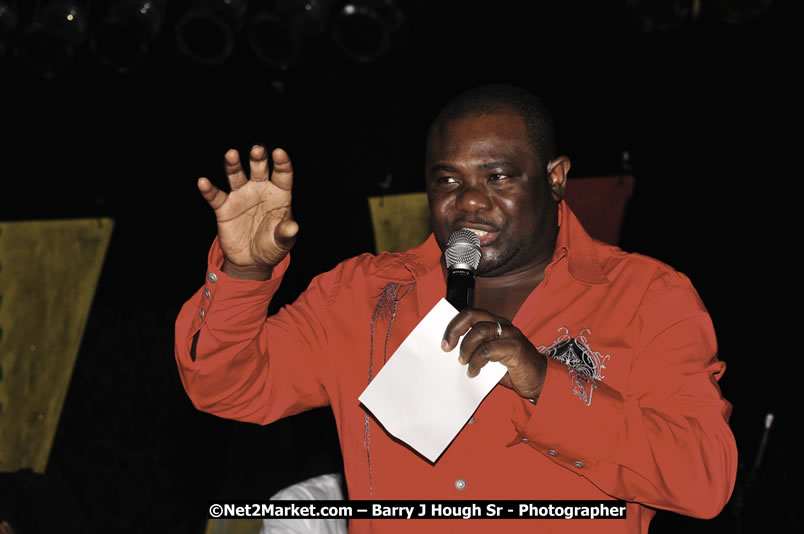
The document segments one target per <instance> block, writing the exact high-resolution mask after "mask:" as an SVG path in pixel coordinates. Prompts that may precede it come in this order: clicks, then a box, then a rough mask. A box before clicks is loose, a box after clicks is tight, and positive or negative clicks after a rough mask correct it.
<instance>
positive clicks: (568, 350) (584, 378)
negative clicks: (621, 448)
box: [536, 326, 611, 406]
mask: <svg viewBox="0 0 804 534" xmlns="http://www.w3.org/2000/svg"><path fill="white" fill-rule="evenodd" d="M569 332H570V331H569V328H567V327H565V326H562V327H561V328H559V329H558V333H559V336H558V339H556V340H555V341H553V344H552V345H549V346H546V345H542V346H540V347H536V350H538V351H539V352H541V353H542V354H544V355H545V356H549V357H551V358H553V359H556V360H558V361H560V362H563V363H564V364H566V366H567V368H568V369H569V375H570V384H571V386H572V392H573V393H575V394H576V395H578V397H580V398H581V400H582V401H583V402H584V404H586V405H587V406H590V405H591V404H592V393H593V392H594V390H595V389H596V388H597V381H598V380H603V379H604V378H605V375H603V369H605V368H606V361H607V360H609V359H610V358H611V355H610V354H607V355H605V356H603V355H601V354H600V352H597V351H595V350H592V348H591V347H590V346H589V340H588V339H587V338H586V336H587V335H588V334H591V333H592V331H591V330H589V329H588V328H584V329H582V330H581V331H580V333H579V334H578V335H577V336H575V337H574V338H573V337H571V336H570V335H569Z"/></svg>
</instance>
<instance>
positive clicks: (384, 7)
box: [331, 0, 403, 63]
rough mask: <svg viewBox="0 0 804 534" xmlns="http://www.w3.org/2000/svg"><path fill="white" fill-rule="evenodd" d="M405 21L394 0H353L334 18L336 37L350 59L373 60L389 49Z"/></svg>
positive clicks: (333, 29)
mask: <svg viewBox="0 0 804 534" xmlns="http://www.w3.org/2000/svg"><path fill="white" fill-rule="evenodd" d="M402 21H403V16H402V12H401V11H400V10H399V9H398V8H397V7H396V5H395V4H394V2H393V0H354V1H349V2H347V3H345V4H343V5H342V6H341V8H340V9H339V10H338V11H337V12H336V13H335V15H334V16H333V18H332V30H331V34H332V40H333V41H334V42H335V44H336V45H337V46H338V47H339V48H340V49H341V50H342V51H343V53H344V54H346V56H347V57H349V58H350V59H352V60H354V61H357V62H360V63H369V62H372V61H375V60H377V59H378V58H380V57H381V56H382V55H383V54H384V53H385V52H386V51H387V50H388V47H389V46H390V44H391V34H392V33H393V32H394V31H395V30H397V29H398V28H399V27H400V26H401V25H402Z"/></svg>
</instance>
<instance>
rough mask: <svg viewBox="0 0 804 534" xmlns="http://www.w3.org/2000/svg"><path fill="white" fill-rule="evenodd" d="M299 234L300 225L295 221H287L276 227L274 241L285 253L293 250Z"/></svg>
mask: <svg viewBox="0 0 804 534" xmlns="http://www.w3.org/2000/svg"><path fill="white" fill-rule="evenodd" d="M298 233H299V224H298V223H297V222H296V221H294V220H293V219H286V220H284V221H282V222H280V223H279V224H277V225H276V229H274V239H275V240H276V244H277V245H278V246H279V247H280V248H281V249H283V250H284V251H285V252H287V251H289V250H290V249H291V248H293V245H294V244H295V243H296V235H297V234H298Z"/></svg>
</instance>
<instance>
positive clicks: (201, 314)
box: [198, 308, 204, 319]
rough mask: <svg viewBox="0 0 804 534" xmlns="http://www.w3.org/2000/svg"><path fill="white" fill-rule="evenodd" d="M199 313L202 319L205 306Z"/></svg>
mask: <svg viewBox="0 0 804 534" xmlns="http://www.w3.org/2000/svg"><path fill="white" fill-rule="evenodd" d="M198 315H200V316H201V318H202V319H203V318H204V308H201V313H199V314H198Z"/></svg>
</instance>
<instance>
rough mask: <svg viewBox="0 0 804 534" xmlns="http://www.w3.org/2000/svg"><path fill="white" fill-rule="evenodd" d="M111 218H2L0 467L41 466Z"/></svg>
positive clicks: (75, 350)
mask: <svg viewBox="0 0 804 534" xmlns="http://www.w3.org/2000/svg"><path fill="white" fill-rule="evenodd" d="M112 227H113V222H112V221H111V220H110V219H80V220H59V221H33V222H11V223H4V222H0V329H2V330H1V331H0V471H14V470H17V469H20V468H24V467H29V468H31V469H33V470H34V471H37V472H39V473H42V472H44V470H45V467H46V465H47V460H48V455H49V454H50V447H51V445H52V443H53V437H54V435H55V432H56V427H57V424H58V420H59V416H60V414H61V408H62V405H63V404H64V398H65V396H66V393H67V387H68V385H69V383H70V376H71V375H72V370H73V365H74V364H75V359H76V356H77V355H78V348H79V345H80V343H81V337H82V335H83V333H84V327H85V326H86V320H87V316H88V315H89V308H90V305H91V304H92V298H93V296H94V294H95V287H96V285H97V283H98V277H99V276H100V271H101V266H102V264H103V258H104V255H105V253H106V249H107V247H108V244H109V238H110V236H111V232H112Z"/></svg>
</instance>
